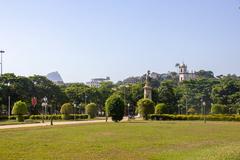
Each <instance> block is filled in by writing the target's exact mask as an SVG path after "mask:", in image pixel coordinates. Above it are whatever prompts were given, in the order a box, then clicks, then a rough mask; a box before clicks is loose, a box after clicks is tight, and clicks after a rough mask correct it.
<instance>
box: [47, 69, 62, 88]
mask: <svg viewBox="0 0 240 160" xmlns="http://www.w3.org/2000/svg"><path fill="white" fill-rule="evenodd" d="M46 77H47V79H49V80H50V81H52V82H53V83H55V84H56V85H63V84H64V82H63V79H62V77H61V75H60V74H59V73H58V72H57V71H55V72H51V73H48V74H47V76H46Z"/></svg>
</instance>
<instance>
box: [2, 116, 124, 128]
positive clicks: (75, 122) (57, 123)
mask: <svg viewBox="0 0 240 160" xmlns="http://www.w3.org/2000/svg"><path fill="white" fill-rule="evenodd" d="M122 121H127V117H124V118H123V120H122ZM105 122H106V120H86V121H65V122H59V121H58V122H54V121H53V125H54V126H58V125H71V124H91V123H105ZM108 122H112V120H111V118H108ZM50 125H51V124H50V122H45V123H33V124H16V125H3V126H0V130H1V129H13V128H27V127H42V126H50Z"/></svg>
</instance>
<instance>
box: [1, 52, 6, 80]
mask: <svg viewBox="0 0 240 160" xmlns="http://www.w3.org/2000/svg"><path fill="white" fill-rule="evenodd" d="M3 53H5V51H3V50H0V54H1V76H2V71H3V69H2V54H3Z"/></svg>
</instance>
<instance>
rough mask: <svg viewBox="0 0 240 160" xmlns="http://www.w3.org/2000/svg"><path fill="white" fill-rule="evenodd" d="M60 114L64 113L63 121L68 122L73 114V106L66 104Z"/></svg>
mask: <svg viewBox="0 0 240 160" xmlns="http://www.w3.org/2000/svg"><path fill="white" fill-rule="evenodd" d="M60 112H61V113H62V119H64V120H68V119H69V118H70V116H69V115H70V114H71V113H72V112H73V106H72V104H71V103H65V104H63V105H62V107H61V110H60Z"/></svg>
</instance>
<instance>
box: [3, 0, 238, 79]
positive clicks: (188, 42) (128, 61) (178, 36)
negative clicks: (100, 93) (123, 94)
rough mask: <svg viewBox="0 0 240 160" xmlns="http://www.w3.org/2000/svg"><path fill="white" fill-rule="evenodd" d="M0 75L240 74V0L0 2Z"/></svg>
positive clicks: (9, 0) (95, 76) (89, 76)
mask: <svg viewBox="0 0 240 160" xmlns="http://www.w3.org/2000/svg"><path fill="white" fill-rule="evenodd" d="M0 8H1V9H0V49H2V50H5V51H6V53H5V54H4V55H3V72H4V73H8V72H11V73H15V74H16V75H23V76H31V75H34V74H38V75H46V74H47V73H49V72H53V71H58V72H59V73H60V74H61V76H62V78H63V80H64V81H65V82H86V81H89V80H90V79H91V78H97V77H106V76H110V78H111V80H113V81H114V82H116V81H118V80H123V79H125V78H127V77H129V76H140V75H143V74H144V73H146V72H147V70H150V71H153V72H157V73H166V72H168V71H177V68H175V64H176V63H181V62H185V63H186V64H187V65H188V69H189V70H196V71H198V70H200V69H204V70H211V71H213V72H214V73H215V75H220V74H237V75H240V63H239V60H240V0H41V1H36V0H21V1H19V0H0Z"/></svg>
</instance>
